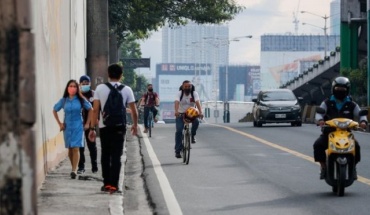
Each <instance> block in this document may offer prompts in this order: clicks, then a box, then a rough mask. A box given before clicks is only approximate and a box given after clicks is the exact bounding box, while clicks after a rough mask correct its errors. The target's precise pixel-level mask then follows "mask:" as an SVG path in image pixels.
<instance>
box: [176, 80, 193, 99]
mask: <svg viewBox="0 0 370 215" xmlns="http://www.w3.org/2000/svg"><path fill="white" fill-rule="evenodd" d="M179 90H181V96H180V101H181V100H182V97H183V96H184V91H183V90H182V85H181V86H180V88H179ZM194 91H195V87H194V85H193V84H192V85H191V90H190V95H191V97H192V98H193V99H194Z"/></svg>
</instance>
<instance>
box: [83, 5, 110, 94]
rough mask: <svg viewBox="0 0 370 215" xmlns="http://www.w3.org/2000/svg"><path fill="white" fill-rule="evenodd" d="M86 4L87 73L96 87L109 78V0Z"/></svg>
mask: <svg viewBox="0 0 370 215" xmlns="http://www.w3.org/2000/svg"><path fill="white" fill-rule="evenodd" d="M86 5H87V10H86V22H87V35H86V40H87V53H86V55H87V59H86V61H87V62H86V63H87V74H88V75H90V76H91V78H92V81H91V85H92V87H93V88H95V87H96V86H97V85H98V84H101V83H104V82H106V81H107V80H108V72H107V69H108V62H109V26H108V1H107V0H89V1H86Z"/></svg>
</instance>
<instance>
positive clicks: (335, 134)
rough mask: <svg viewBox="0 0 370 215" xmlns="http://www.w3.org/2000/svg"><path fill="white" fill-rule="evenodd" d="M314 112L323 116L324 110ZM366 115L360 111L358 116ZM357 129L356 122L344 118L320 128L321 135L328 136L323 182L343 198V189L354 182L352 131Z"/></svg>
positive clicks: (364, 111) (331, 121)
mask: <svg viewBox="0 0 370 215" xmlns="http://www.w3.org/2000/svg"><path fill="white" fill-rule="evenodd" d="M316 112H317V113H320V114H325V110H324V109H322V108H320V107H317V108H316ZM367 113H368V111H367V110H361V111H360V113H359V115H360V116H364V115H367ZM357 129H359V124H358V122H356V121H353V120H351V119H346V118H334V119H331V120H328V121H325V125H324V126H323V127H322V131H323V133H324V134H327V135H328V136H329V141H328V149H327V150H326V177H325V181H326V183H327V184H328V185H330V186H332V188H333V192H334V193H336V194H337V195H338V196H343V195H344V189H345V188H346V187H348V186H350V185H351V184H352V183H353V182H354V181H355V178H354V170H355V137H354V135H353V133H352V130H357Z"/></svg>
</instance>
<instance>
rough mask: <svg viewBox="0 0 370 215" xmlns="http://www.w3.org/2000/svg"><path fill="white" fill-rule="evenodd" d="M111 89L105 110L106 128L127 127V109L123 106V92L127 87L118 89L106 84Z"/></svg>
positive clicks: (104, 120) (103, 113)
mask: <svg viewBox="0 0 370 215" xmlns="http://www.w3.org/2000/svg"><path fill="white" fill-rule="evenodd" d="M105 85H107V86H108V87H109V89H110V92H109V95H108V99H107V102H106V103H105V105H104V108H103V112H102V115H103V124H104V125H106V126H111V127H112V126H113V127H114V126H123V125H126V107H125V106H124V105H123V97H122V94H121V90H122V89H123V88H124V87H125V85H123V84H122V85H120V86H118V87H117V88H115V87H113V86H112V84H110V83H105Z"/></svg>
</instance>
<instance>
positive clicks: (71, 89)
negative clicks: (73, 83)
mask: <svg viewBox="0 0 370 215" xmlns="http://www.w3.org/2000/svg"><path fill="white" fill-rule="evenodd" d="M76 93H77V88H76V87H68V94H69V95H72V96H74V95H76Z"/></svg>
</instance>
